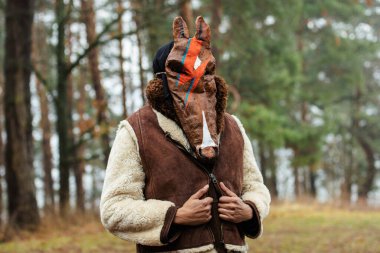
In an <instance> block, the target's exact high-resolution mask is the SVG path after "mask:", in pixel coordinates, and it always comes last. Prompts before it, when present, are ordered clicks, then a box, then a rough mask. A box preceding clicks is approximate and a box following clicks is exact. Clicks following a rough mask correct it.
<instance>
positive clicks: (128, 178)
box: [100, 120, 174, 246]
mask: <svg viewBox="0 0 380 253" xmlns="http://www.w3.org/2000/svg"><path fill="white" fill-rule="evenodd" d="M144 180H145V174H144V171H143V168H142V164H141V158H140V155H139V150H138V143H137V138H136V135H135V133H134V131H133V129H132V127H131V125H130V124H129V123H128V121H126V120H123V121H121V122H120V124H119V127H118V130H117V133H116V137H115V141H114V143H113V145H112V149H111V152H110V155H109V158H108V164H107V169H106V176H105V180H104V185H103V191H102V195H101V200H100V216H101V221H102V223H103V225H104V227H105V228H106V229H107V230H109V231H110V232H111V233H113V234H114V235H116V236H118V237H120V238H122V239H125V240H129V241H133V242H135V243H139V244H143V245H149V246H160V245H162V243H161V241H160V233H161V230H162V227H163V225H164V221H165V215H166V213H167V211H168V209H169V208H170V207H171V206H174V203H172V202H169V201H161V200H154V199H149V200H145V198H144V194H143V189H144V185H145V183H144Z"/></svg>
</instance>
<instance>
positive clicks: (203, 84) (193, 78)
mask: <svg viewBox="0 0 380 253" xmlns="http://www.w3.org/2000/svg"><path fill="white" fill-rule="evenodd" d="M195 25H196V26H195V27H196V33H195V36H194V37H192V38H189V30H188V28H187V25H186V23H185V21H184V20H183V19H182V18H181V17H177V18H175V19H174V21H173V37H174V46H173V48H172V50H171V51H170V54H169V55H168V58H167V60H166V63H165V72H166V76H167V81H168V87H169V92H170V93H171V95H172V98H173V106H174V109H175V112H176V115H177V117H178V119H179V121H180V124H181V127H182V129H183V131H184V133H185V135H186V137H187V138H188V140H189V142H190V145H191V146H192V148H193V149H194V150H195V151H196V154H197V156H198V158H200V159H202V160H205V161H210V160H213V159H214V158H215V157H216V156H217V153H218V146H219V135H218V129H217V115H216V108H215V107H216V91H217V88H216V84H215V79H214V74H215V58H214V56H213V55H212V53H211V47H210V39H211V32H210V27H209V26H208V25H207V24H206V22H205V21H204V19H203V18H202V17H198V18H197V20H196V22H195Z"/></svg>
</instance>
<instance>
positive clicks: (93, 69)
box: [81, 0, 120, 163]
mask: <svg viewBox="0 0 380 253" xmlns="http://www.w3.org/2000/svg"><path fill="white" fill-rule="evenodd" d="M81 8H82V17H83V21H84V23H85V26H86V34H87V42H88V44H89V45H90V44H92V43H94V42H95V41H96V40H97V33H96V17H95V11H94V1H93V0H81ZM119 20H120V18H119ZM88 61H89V66H90V73H91V78H92V84H93V87H94V90H95V96H96V108H97V116H96V118H97V124H98V125H99V131H100V138H101V142H102V148H103V160H104V163H107V159H108V154H109V152H110V144H109V143H110V140H109V135H108V132H109V129H108V116H107V100H106V97H105V92H104V89H103V86H102V84H101V75H100V70H99V49H98V48H97V47H96V48H93V49H92V50H91V51H89V53H88Z"/></svg>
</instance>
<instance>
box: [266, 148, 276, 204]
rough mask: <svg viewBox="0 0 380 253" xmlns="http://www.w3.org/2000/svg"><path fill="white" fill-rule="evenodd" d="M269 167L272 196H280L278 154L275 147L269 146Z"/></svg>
mask: <svg viewBox="0 0 380 253" xmlns="http://www.w3.org/2000/svg"><path fill="white" fill-rule="evenodd" d="M268 153H269V157H268V158H269V159H268V162H269V168H270V179H269V188H270V192H271V193H272V196H274V197H275V198H277V197H278V188H277V164H276V155H275V154H274V149H273V148H272V147H269V152H268Z"/></svg>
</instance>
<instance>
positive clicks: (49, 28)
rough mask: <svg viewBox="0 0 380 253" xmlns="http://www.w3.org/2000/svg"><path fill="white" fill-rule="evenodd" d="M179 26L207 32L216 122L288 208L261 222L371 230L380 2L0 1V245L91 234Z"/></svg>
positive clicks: (379, 199)
mask: <svg viewBox="0 0 380 253" xmlns="http://www.w3.org/2000/svg"><path fill="white" fill-rule="evenodd" d="M178 15H181V16H182V17H183V18H184V19H185V20H186V22H187V24H188V26H189V28H190V30H191V31H194V22H195V18H196V17H197V16H198V15H202V16H204V17H205V19H206V21H207V22H208V23H209V24H210V26H211V30H212V48H213V54H214V56H215V58H216V60H217V74H218V75H220V76H222V77H223V78H224V79H225V80H226V81H227V82H228V83H229V94H230V97H229V104H228V112H229V113H232V114H235V115H238V116H239V117H240V118H241V120H242V122H243V124H244V126H245V128H246V130H247V133H248V134H249V136H250V138H251V141H252V145H253V147H254V152H255V156H256V159H257V160H258V163H259V167H260V169H261V171H262V174H263V177H264V181H265V183H266V185H267V186H268V188H269V189H270V192H271V195H272V198H273V200H274V201H275V202H276V203H293V204H292V205H291V206H290V207H289V206H287V205H288V204H285V205H284V206H285V207H284V206H282V207H280V206H279V207H278V209H277V211H276V209H275V212H274V213H275V214H277V215H279V213H282V214H284V213H287V214H286V215H288V213H289V210H293V211H294V208H295V209H296V210H298V211H295V214H297V215H299V213H297V212H300V213H301V214H304V213H305V212H306V213H308V212H310V213H312V212H313V211H317V212H318V214H320V215H322V216H321V217H324V221H327V220H329V219H330V218H331V217H329V216H324V215H328V213H329V212H331V213H332V214H331V215H332V217H333V215H334V212H338V213H339V212H340V211H342V212H344V214H346V215H347V216H345V217H346V218H347V220H344V219H343V220H341V222H342V223H343V222H347V221H352V220H356V219H354V218H353V217H351V216H350V215H349V214H350V213H346V211H352V210H354V211H353V212H357V211H358V210H360V211H358V212H359V214H360V215H362V217H363V220H362V221H363V223H360V221H361V220H360V219H359V221H358V220H356V221H357V222H358V224H357V225H358V226H359V227H355V226H354V225H352V224H351V225H352V226H353V227H352V228H353V229H354V230H355V229H358V230H360V229H364V230H363V231H365V232H366V233H368V234H373V233H375V232H376V233H379V232H380V227H379V226H380V225H378V226H375V227H370V224H371V223H372V222H373V221H375V220H376V219H379V221H380V217H379V215H378V214H379V213H378V211H376V210H378V208H379V207H380V173H379V171H380V43H379V39H380V0H344V1H343V0H320V1H309V0H286V1H278V0H239V1H229V0H193V1H191V0H155V1H153V0H125V1H123V0H109V1H106V0H55V1H48V0H0V97H1V98H0V107H1V108H0V232H1V233H0V235H1V240H2V241H4V242H5V241H11V240H18V239H20V238H21V239H22V238H24V239H25V238H27V239H28V240H29V239H30V238H31V237H30V236H32V234H33V233H35V234H38V233H40V232H41V228H43V227H44V226H45V225H46V224H47V223H48V222H47V220H49V221H50V222H52V221H54V220H55V219H58V220H60V221H61V222H64V221H68V220H74V221H73V223H75V224H78V223H80V222H81V221H79V220H76V219H73V217H74V216H75V217H77V216H78V215H80V216H81V217H85V218H84V219H83V220H86V219H88V221H89V222H90V221H91V224H97V225H99V224H98V223H99V220H97V218H94V216H93V215H94V214H95V217H97V212H98V205H99V197H100V193H101V190H102V183H103V179H104V174H105V168H106V163H107V159H108V154H109V151H110V149H111V147H112V141H113V139H114V137H115V133H116V129H117V126H118V123H119V122H120V121H121V120H123V119H125V118H126V117H128V115H130V114H132V113H133V112H134V111H136V110H137V109H138V108H139V107H141V106H142V105H143V104H144V103H145V102H146V101H145V97H144V95H143V94H144V88H145V86H146V84H147V82H148V81H149V80H150V79H152V78H153V75H152V67H151V62H152V58H153V56H154V54H155V52H156V50H157V49H158V48H159V47H160V46H162V45H163V44H165V43H167V42H169V41H170V40H171V39H172V33H171V31H172V30H171V24H172V20H173V18H174V17H175V16H178ZM294 203H308V204H310V203H313V204H312V205H316V207H315V209H317V210H314V209H313V211H312V210H309V209H307V208H308V207H307V208H306V207H305V205H304V204H294ZM278 205H279V204H278ZM299 205H301V207H300V206H299ZM327 206H328V207H329V208H332V207H333V210H334V211H331V210H330V209H325V208H327ZM305 208H306V209H305ZM335 208H338V209H337V210H338V211H337V210H336V209H335ZM284 210H287V211H284ZM299 210H301V211H299ZM357 214H358V213H355V215H357ZM360 215H359V216H360ZM280 216H281V215H280ZM339 217H340V215H336V217H335V218H338V219H339ZM293 218H294V217H293ZM82 222H83V221H82ZM268 222H269V221H268ZM279 222H281V219H279ZM303 222H304V221H303V220H301V221H300V223H303ZM317 223H318V222H317ZM379 223H380V222H378V223H377V224H379ZM75 224H72V225H73V226H74V225H75ZM276 224H277V223H273V224H269V227H270V229H269V231H272V232H273V233H276V231H277V232H278V231H279V230H278V229H279V228H278V227H276V226H277V225H278V226H279V227H281V226H280V225H279V224H277V225H276ZM313 224H314V223H313ZM97 225H94V226H95V227H96V226H97ZM292 225H293V226H294V227H295V228H296V227H297V224H292ZM292 225H291V226H292ZM314 225H315V226H316V227H315V228H318V226H317V224H314ZM271 226H273V227H272V229H273V230H271ZM58 227H59V226H58ZM338 227H339V226H338ZM97 228H98V227H97ZM312 228H314V227H310V229H312ZM50 229H51V228H50ZM300 229H301V228H300ZM25 231H31V232H26V233H31V234H28V235H24V233H25ZM78 231H80V229H78ZM96 231H97V233H100V234H101V235H103V234H102V233H103V232H100V230H96ZM376 233H375V234H376ZM289 235H290V236H291V235H292V234H291V233H289ZM273 238H275V236H274V237H273ZM277 238H278V237H277ZM289 238H290V240H291V239H292V238H293V237H289ZM346 239H347V240H348V241H349V240H351V241H352V238H351V239H350V237H349V236H348V237H347V238H346ZM310 240H311V238H310ZM111 241H112V240H111ZM338 241H339V240H338ZM114 242H115V241H112V243H110V245H108V244H107V245H108V246H104V247H112V245H117V244H115V243H114ZM263 243H264V244H265V241H263ZM268 243H269V241H268ZM364 244H365V245H367V244H366V243H364ZM369 244H370V243H369V242H368V245H369ZM374 244H375V245H374V248H372V246H373V245H372V246H369V247H370V248H368V249H367V250H366V251H361V250H362V249H363V248H360V249H359V251H357V252H380V246H379V244H378V243H377V244H376V242H375V243H374ZM4 245H5V246H6V245H7V244H4ZM9 245H11V244H9V243H8V246H9ZM290 245H291V243H290ZM368 245H367V246H368ZM282 246H283V245H282ZM282 246H281V245H280V246H278V248H277V249H279V248H281V247H282ZM330 246H331V245H330ZM1 247H2V246H1V243H0V252H2V251H1ZM9 247H11V246H9ZM39 247H42V246H36V249H39ZM78 247H79V246H78ZM363 247H366V246H363ZM27 248H28V247H27ZM79 248H80V249H79V250H80V251H73V252H82V251H83V252H86V251H85V250H84V249H83V248H81V247H79ZM29 249H30V248H29ZM52 249H53V251H52V252H55V251H54V247H52ZM108 249H110V248H108ZM274 250H275V249H274ZM300 250H301V251H300V252H304V251H302V250H303V249H300ZM377 250H378V251H377ZM4 252H18V251H16V250H15V251H12V250H9V251H4ZM20 252H21V251H20ZM36 252H50V251H49V250H46V251H44V250H42V251H36ZM57 252H58V251H57ZM64 252H69V251H64ZM89 252H98V251H96V249H91V250H90V251H89ZM99 252H102V251H99ZM107 252H119V251H112V250H111V251H107ZM120 252H121V251H120ZM257 252H260V249H257ZM262 252H268V251H262ZM270 252H275V251H270ZM294 252H296V251H294ZM305 252H310V251H305ZM317 252H318V251H317ZM342 252H344V251H342ZM346 252H347V251H346Z"/></svg>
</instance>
